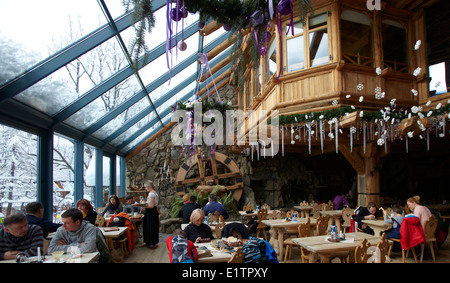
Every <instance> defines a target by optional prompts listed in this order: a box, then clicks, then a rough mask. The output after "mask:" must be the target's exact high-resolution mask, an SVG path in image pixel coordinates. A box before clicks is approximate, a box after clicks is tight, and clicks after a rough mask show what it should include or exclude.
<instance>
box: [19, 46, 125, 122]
mask: <svg viewBox="0 0 450 283" xmlns="http://www.w3.org/2000/svg"><path fill="white" fill-rule="evenodd" d="M127 65H128V61H127V59H126V57H125V55H124V53H123V51H122V49H121V48H120V46H119V43H118V41H117V39H116V38H111V39H110V40H108V41H106V42H104V43H103V44H101V45H99V46H97V47H96V48H94V49H92V50H91V51H89V52H87V53H85V54H84V55H83V56H81V57H79V58H78V59H76V60H74V61H72V62H70V63H69V64H67V65H66V66H64V67H62V68H60V69H59V70H58V71H56V72H54V73H53V74H51V75H50V76H48V77H46V78H44V79H43V80H41V81H39V82H38V83H36V84H34V85H33V86H31V87H29V88H28V89H26V90H25V91H23V92H22V93H20V94H18V95H16V96H15V98H16V99H17V100H19V101H21V102H23V103H25V104H27V105H30V106H32V107H34V108H36V109H38V110H40V111H42V112H44V113H46V114H48V115H50V116H53V115H55V114H56V113H58V112H59V111H60V110H62V109H63V108H64V107H66V106H67V105H69V104H70V103H72V102H73V101H75V100H76V99H77V98H79V97H80V96H82V95H83V94H84V93H86V92H87V91H89V90H90V89H92V88H93V87H94V86H96V85H98V84H100V83H102V82H103V81H104V80H105V79H107V78H109V77H110V76H112V75H114V74H115V73H116V72H117V71H119V70H120V69H122V68H124V67H126V66H127Z"/></svg>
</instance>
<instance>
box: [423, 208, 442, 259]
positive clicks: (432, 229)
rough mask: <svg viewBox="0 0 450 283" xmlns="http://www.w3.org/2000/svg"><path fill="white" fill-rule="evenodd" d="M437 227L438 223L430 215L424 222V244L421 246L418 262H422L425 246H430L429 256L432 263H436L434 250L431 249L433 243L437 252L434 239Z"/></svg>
mask: <svg viewBox="0 0 450 283" xmlns="http://www.w3.org/2000/svg"><path fill="white" fill-rule="evenodd" d="M437 225H438V221H437V219H436V217H435V216H434V215H431V216H430V218H429V219H428V220H427V221H425V230H424V232H425V244H421V246H422V252H421V255H420V262H423V254H424V252H425V246H426V245H428V246H430V251H431V256H432V257H433V261H434V262H435V261H436V256H435V254H434V249H433V243H434V245H435V246H436V250H437V249H438V246H437V242H436V237H435V233H436V228H437Z"/></svg>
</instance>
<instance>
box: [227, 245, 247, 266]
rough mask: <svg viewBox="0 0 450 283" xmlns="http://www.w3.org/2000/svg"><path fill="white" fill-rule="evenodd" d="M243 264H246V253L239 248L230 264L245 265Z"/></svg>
mask: <svg viewBox="0 0 450 283" xmlns="http://www.w3.org/2000/svg"><path fill="white" fill-rule="evenodd" d="M243 262H244V252H243V251H242V248H241V247H239V248H237V249H236V252H235V253H234V254H233V256H232V257H231V258H230V260H229V261H228V263H243Z"/></svg>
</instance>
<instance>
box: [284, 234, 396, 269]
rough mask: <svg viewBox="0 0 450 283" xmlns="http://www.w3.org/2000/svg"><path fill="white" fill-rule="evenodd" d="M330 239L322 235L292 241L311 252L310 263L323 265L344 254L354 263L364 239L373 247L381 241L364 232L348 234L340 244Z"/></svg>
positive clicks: (328, 236)
mask: <svg viewBox="0 0 450 283" xmlns="http://www.w3.org/2000/svg"><path fill="white" fill-rule="evenodd" d="M330 238H331V236H330V235H321V236H313V237H303V238H294V239H293V240H292V241H293V242H294V243H296V244H297V245H299V246H301V247H303V248H304V249H306V250H307V251H309V252H310V254H309V262H310V263H316V262H317V261H319V260H320V262H322V263H329V262H330V261H331V259H332V257H333V255H336V254H341V253H343V252H348V253H349V260H348V262H354V261H355V255H354V253H355V249H356V247H358V246H359V245H360V244H361V241H362V240H363V239H367V241H368V242H369V243H370V245H371V246H376V245H377V244H378V243H379V242H380V241H381V237H380V236H372V235H370V234H366V233H362V232H353V233H347V234H345V240H341V241H339V242H335V241H331V239H330ZM390 244H392V243H390Z"/></svg>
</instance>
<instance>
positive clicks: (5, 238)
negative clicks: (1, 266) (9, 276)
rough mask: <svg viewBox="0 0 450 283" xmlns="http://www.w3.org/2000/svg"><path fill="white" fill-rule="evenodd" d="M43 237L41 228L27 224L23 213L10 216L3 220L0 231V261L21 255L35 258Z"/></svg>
mask: <svg viewBox="0 0 450 283" xmlns="http://www.w3.org/2000/svg"><path fill="white" fill-rule="evenodd" d="M43 243H44V237H43V233H42V228H41V227H39V226H38V225H33V224H28V221H27V218H26V216H25V215H24V214H23V213H17V214H13V215H10V216H8V217H6V218H5V219H3V229H1V230H0V259H4V260H6V259H15V258H16V256H17V254H19V253H23V254H25V255H26V256H27V257H31V256H36V255H37V254H38V248H40V249H41V250H42V247H43Z"/></svg>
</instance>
